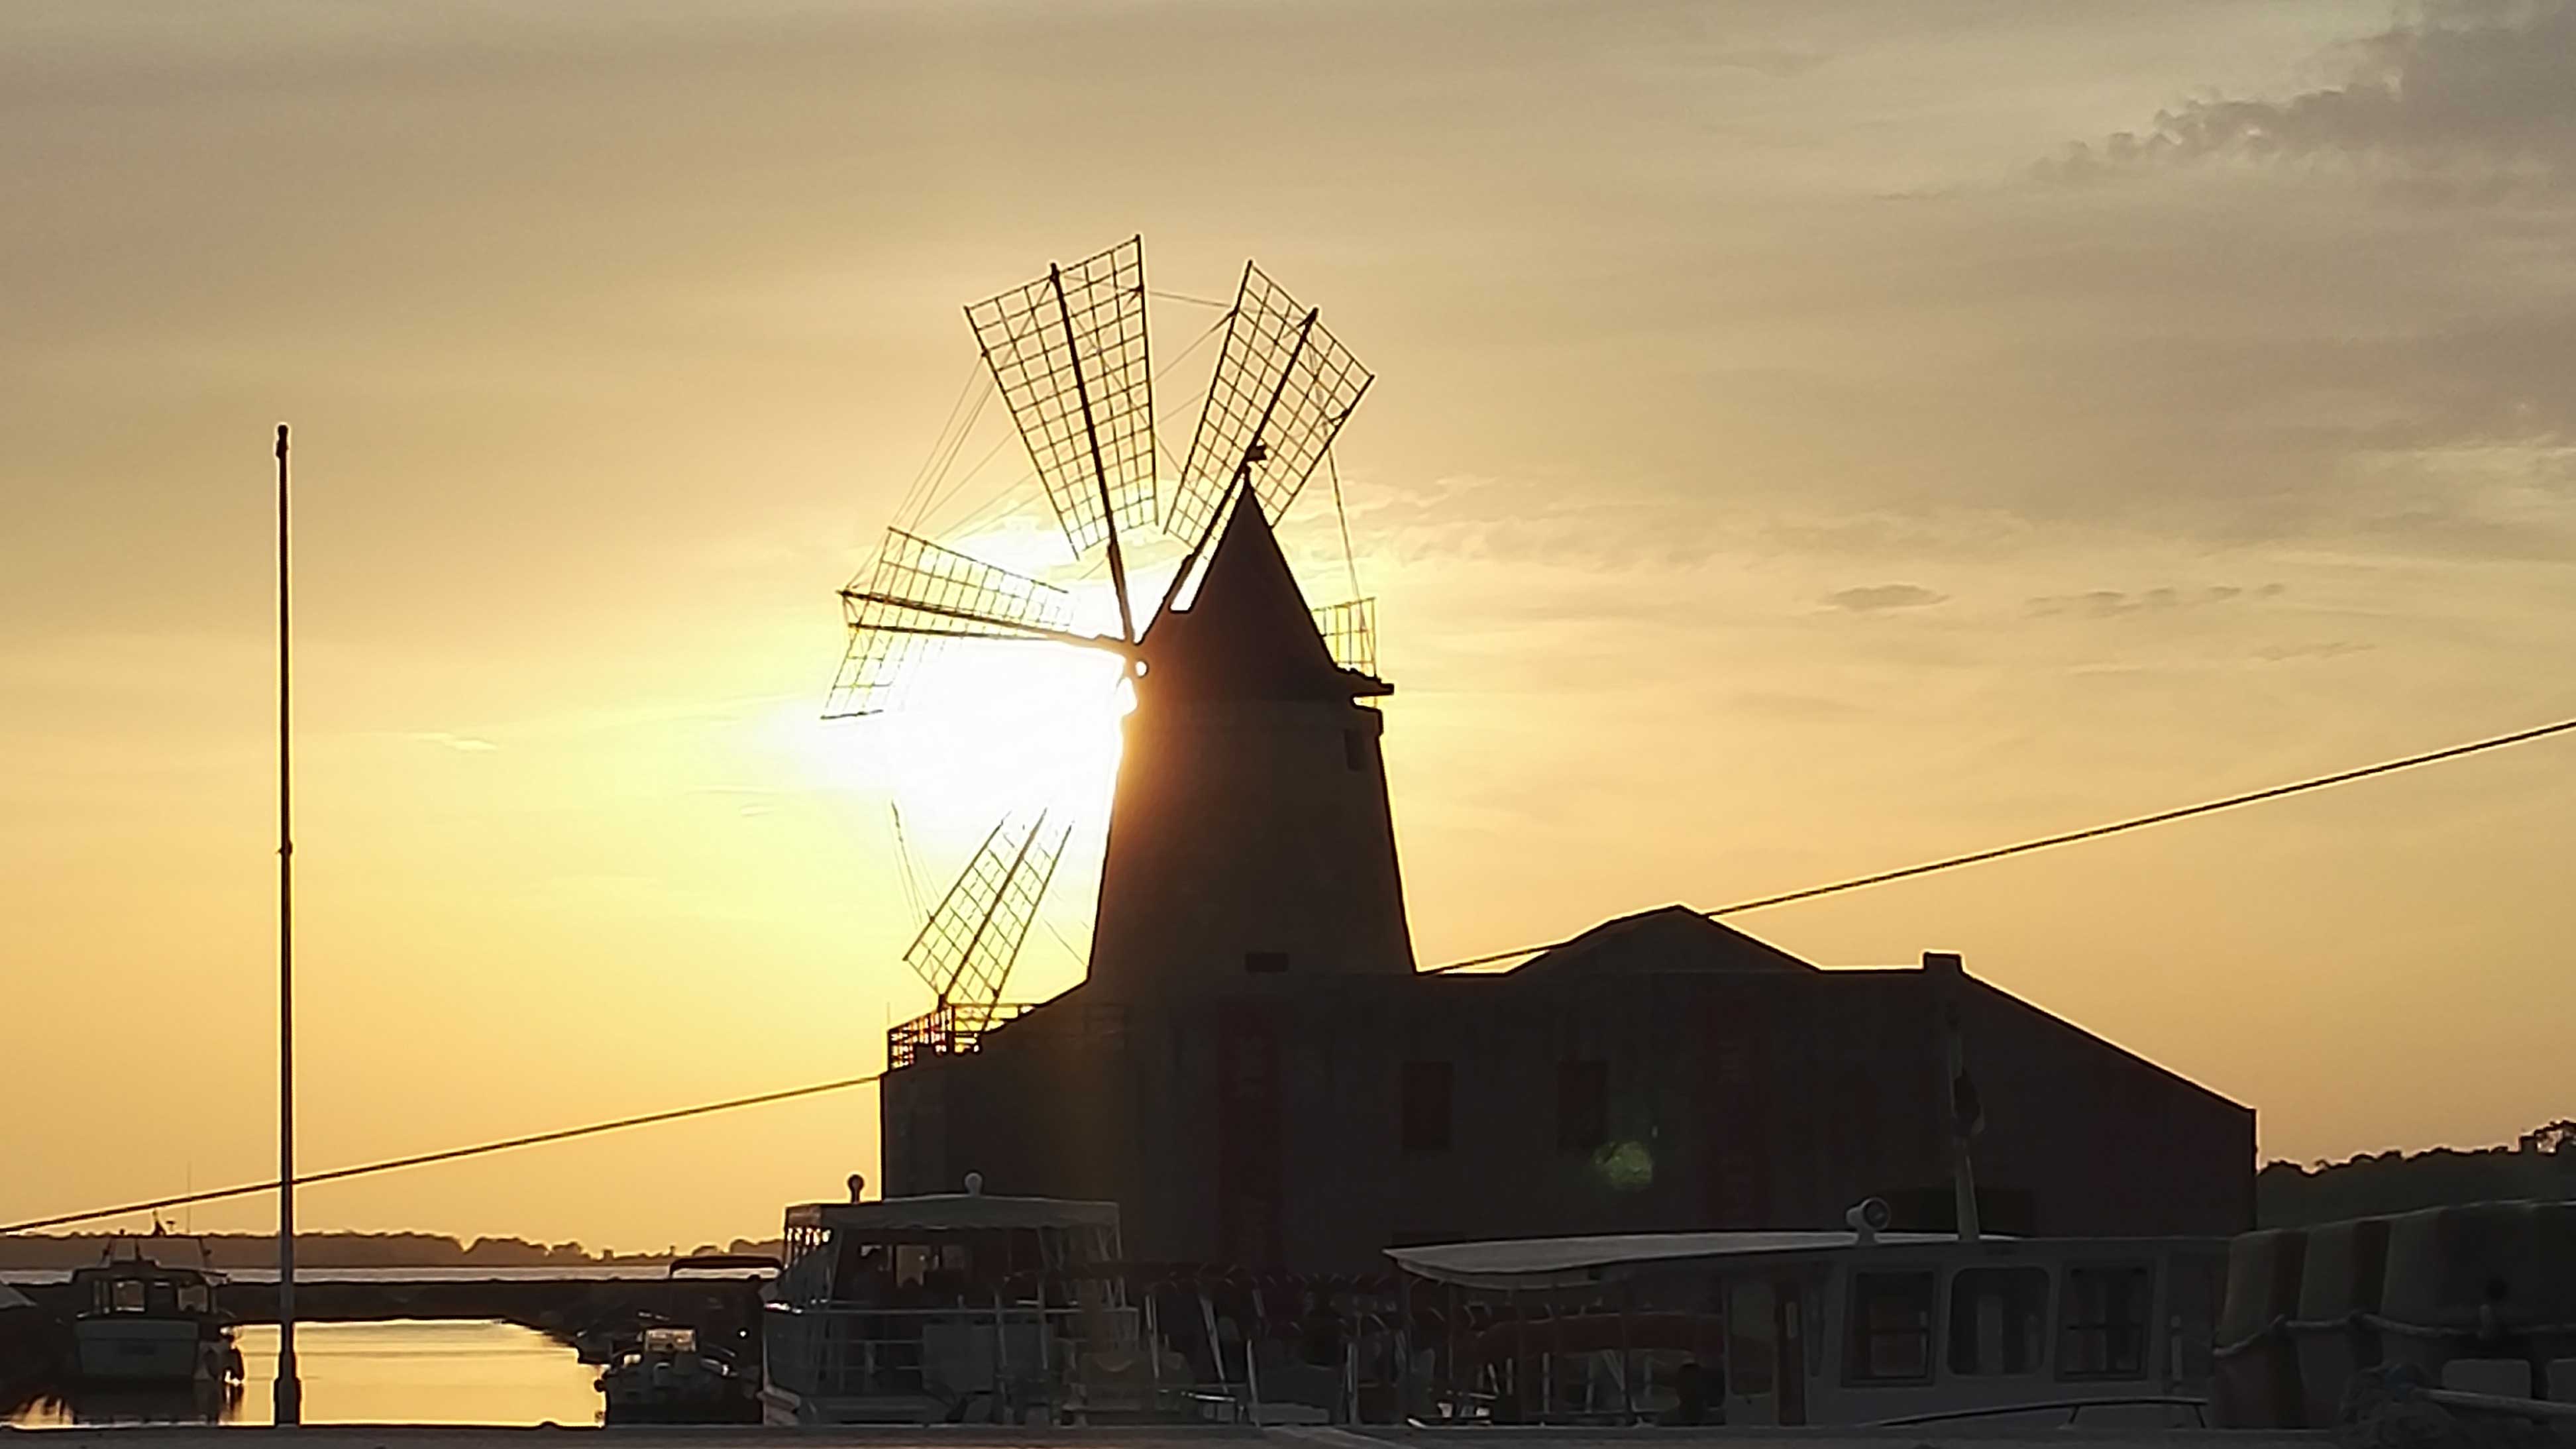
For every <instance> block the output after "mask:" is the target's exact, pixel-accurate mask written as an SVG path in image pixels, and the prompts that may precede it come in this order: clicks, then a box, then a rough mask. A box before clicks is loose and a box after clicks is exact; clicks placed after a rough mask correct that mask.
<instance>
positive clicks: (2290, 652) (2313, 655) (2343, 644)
mask: <svg viewBox="0 0 2576 1449" xmlns="http://www.w3.org/2000/svg"><path fill="white" fill-rule="evenodd" d="M2376 647H2378V646H2376V645H2372V644H2356V643H2354V642H2353V641H2351V640H2349V639H2328V640H2325V641H2323V642H2321V643H2316V644H2274V645H2270V646H2267V647H2265V648H2262V649H2257V650H2255V651H2254V657H2255V658H2257V659H2260V660H2262V661H2263V662H2264V663H2266V664H2285V663H2288V662H2289V661H2291V660H2294V659H2340V658H2342V657H2343V656H2344V655H2346V654H2361V653H2366V652H2367V651H2369V650H2371V649H2374V648H2376Z"/></svg>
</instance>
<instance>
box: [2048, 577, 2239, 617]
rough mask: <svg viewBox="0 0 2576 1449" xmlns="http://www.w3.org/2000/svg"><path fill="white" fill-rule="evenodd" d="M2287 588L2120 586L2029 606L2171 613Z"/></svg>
mask: <svg viewBox="0 0 2576 1449" xmlns="http://www.w3.org/2000/svg"><path fill="white" fill-rule="evenodd" d="M2286 591H2287V586H2286V585H2283V584H2277V583H2275V584H2265V585H2263V586H2262V587H2260V588H2254V589H2243V588H2238V587H2236V586H2235V585H2233V584H2217V585H2212V586H2210V587H2208V588H2199V589H2177V588H2171V587H2163V588H2153V589H2145V590H2141V591H2139V592H2137V593H2126V592H2123V591H2121V590H2118V589H2091V590H2087V591H2086V592H2084V593H2080V594H2044V595H2042V596H2040V597H2038V598H2035V599H2032V600H2031V601H2030V603H2029V606H2028V607H2029V610H2030V612H2031V613H2032V614H2034V615H2038V616H2040V617H2043V618H2044V617H2048V616H2051V615H2059V614H2072V615H2077V616H2080V617H2083V618H2091V619H2109V618H2115V617H2117V616H2119V615H2122V614H2138V613H2151V612H2169V611H2171V610H2175V609H2190V608H2198V607H2202V606H2204V605H2209V604H2224V603H2228V602H2230V601H2232V600H2236V599H2242V598H2256V599H2269V598H2273V597H2276V596H2278V595H2280V594H2282V593H2284V592H2286Z"/></svg>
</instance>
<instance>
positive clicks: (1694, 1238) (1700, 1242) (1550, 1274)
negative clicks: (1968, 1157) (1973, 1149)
mask: <svg viewBox="0 0 2576 1449" xmlns="http://www.w3.org/2000/svg"><path fill="white" fill-rule="evenodd" d="M1957 1241H1958V1238H1957V1236H1956V1235H1955V1234H1951V1233H1880V1234H1879V1235H1878V1236H1877V1239H1876V1242H1877V1243H1879V1244H1880V1245H1882V1246H1887V1247H1898V1246H1905V1245H1911V1244H1923V1243H1954V1242H1957ZM1858 1245H1859V1239H1858V1237H1857V1236H1856V1235H1855V1234H1853V1233H1851V1232H1848V1231H1841V1232H1832V1231H1811V1232H1719V1233H1617V1234H1611V1235H1608V1236H1604V1237H1591V1238H1505V1239H1498V1240H1494V1241H1490V1242H1481V1243H1434V1244H1425V1245H1423V1246H1420V1247H1411V1248H1389V1249H1387V1250H1386V1255H1387V1256H1388V1257H1390V1258H1393V1259H1394V1260H1395V1261H1396V1265H1397V1266H1398V1267H1400V1268H1402V1269H1404V1270H1405V1271H1406V1272H1408V1273H1411V1274H1414V1275H1415V1276H1417V1277H1422V1278H1428V1279H1430V1280H1432V1281H1433V1282H1435V1283H1456V1284H1458V1285H1460V1286H1462V1287H1467V1288H1573V1287H1580V1286H1581V1285H1583V1284H1586V1283H1598V1282H1601V1281H1603V1280H1604V1279H1608V1278H1617V1277H1624V1276H1627V1273H1628V1271H1630V1270H1634V1269H1637V1268H1641V1267H1647V1266H1662V1267H1670V1266H1674V1265H1677V1264H1682V1263H1689V1262H1693V1261H1695V1260H1707V1261H1709V1262H1711V1263H1712V1264H1713V1263H1715V1262H1717V1261H1721V1260H1724V1259H1729V1258H1747V1257H1759V1256H1766V1255H1773V1254H1781V1253H1815V1252H1829V1251H1832V1250H1835V1249H1846V1248H1853V1247H1857V1246H1858Z"/></svg>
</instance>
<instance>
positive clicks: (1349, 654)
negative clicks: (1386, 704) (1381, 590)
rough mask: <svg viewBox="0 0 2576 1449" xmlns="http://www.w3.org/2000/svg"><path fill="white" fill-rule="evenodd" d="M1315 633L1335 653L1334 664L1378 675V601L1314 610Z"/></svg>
mask: <svg viewBox="0 0 2576 1449" xmlns="http://www.w3.org/2000/svg"><path fill="white" fill-rule="evenodd" d="M1314 613H1315V632H1317V633H1319V634H1321V635H1323V636H1324V646H1325V647H1326V648H1328V649H1330V650H1331V651H1332V652H1333V662H1334V663H1335V664H1338V665H1340V666H1342V667H1343V668H1344V669H1348V670H1351V671H1353V672H1355V673H1359V674H1365V675H1368V676H1370V677H1371V678H1375V677H1376V675H1377V600H1375V599H1352V600H1351V601H1349V602H1348V603H1342V604H1326V605H1324V606H1322V607H1321V608H1318V609H1316V610H1315V611H1314Z"/></svg>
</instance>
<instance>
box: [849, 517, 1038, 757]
mask: <svg viewBox="0 0 2576 1449" xmlns="http://www.w3.org/2000/svg"><path fill="white" fill-rule="evenodd" d="M841 614H842V617H843V619H844V620H845V621H846V622H847V624H848V626H849V630H850V647H849V651H848V652H847V653H846V654H844V655H843V656H842V658H841V669H840V672H839V673H838V674H837V675H835V676H834V677H833V680H832V692H831V694H830V695H829V696H827V697H826V698H825V700H824V703H823V717H824V718H825V719H847V718H850V717H852V716H855V715H868V714H883V713H885V712H886V711H888V710H891V709H896V708H899V707H901V706H902V704H903V703H904V701H905V700H906V699H907V698H909V696H910V694H911V686H912V684H913V682H914V681H915V680H916V679H917V678H918V677H919V675H920V669H919V666H920V665H921V663H922V662H923V661H924V660H926V659H927V658H929V657H930V655H931V653H932V652H933V650H934V648H935V647H936V646H937V645H938V644H939V643H940V642H941V641H943V640H947V639H959V638H965V639H1039V638H1046V637H1049V631H1061V630H1064V629H1066V628H1068V627H1069V626H1070V625H1071V623H1072V621H1073V596H1072V595H1071V594H1069V593H1067V592H1065V591H1064V590H1062V589H1059V588H1057V587H1056V586H1055V585H1053V584H1049V583H1045V582H1042V581H1040V580H1037V579H1033V578H1030V577H1028V576H1027V575H1025V574H1015V573H1013V572H1011V571H1010V570H1009V569H1006V568H1001V567H999V566H997V565H994V564H988V563H986V562H984V561H983V560H982V559H978V558H971V557H969V556H967V555H965V554H962V553H959V552H957V551H956V550H955V549H950V548H942V547H940V546H939V545H938V544H935V543H932V542H931V541H930V540H928V539H926V538H921V537H919V536H917V535H914V534H910V533H906V532H904V531H903V530H902V529H900V528H889V529H887V530H886V538H885V543H884V544H883V546H881V547H880V548H879V549H878V551H877V559H876V562H875V563H874V564H873V565H871V566H870V567H869V570H868V572H867V573H866V574H865V575H863V576H862V577H861V578H860V579H854V580H852V581H851V584H850V587H848V588H845V589H843V590H842V591H841Z"/></svg>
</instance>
